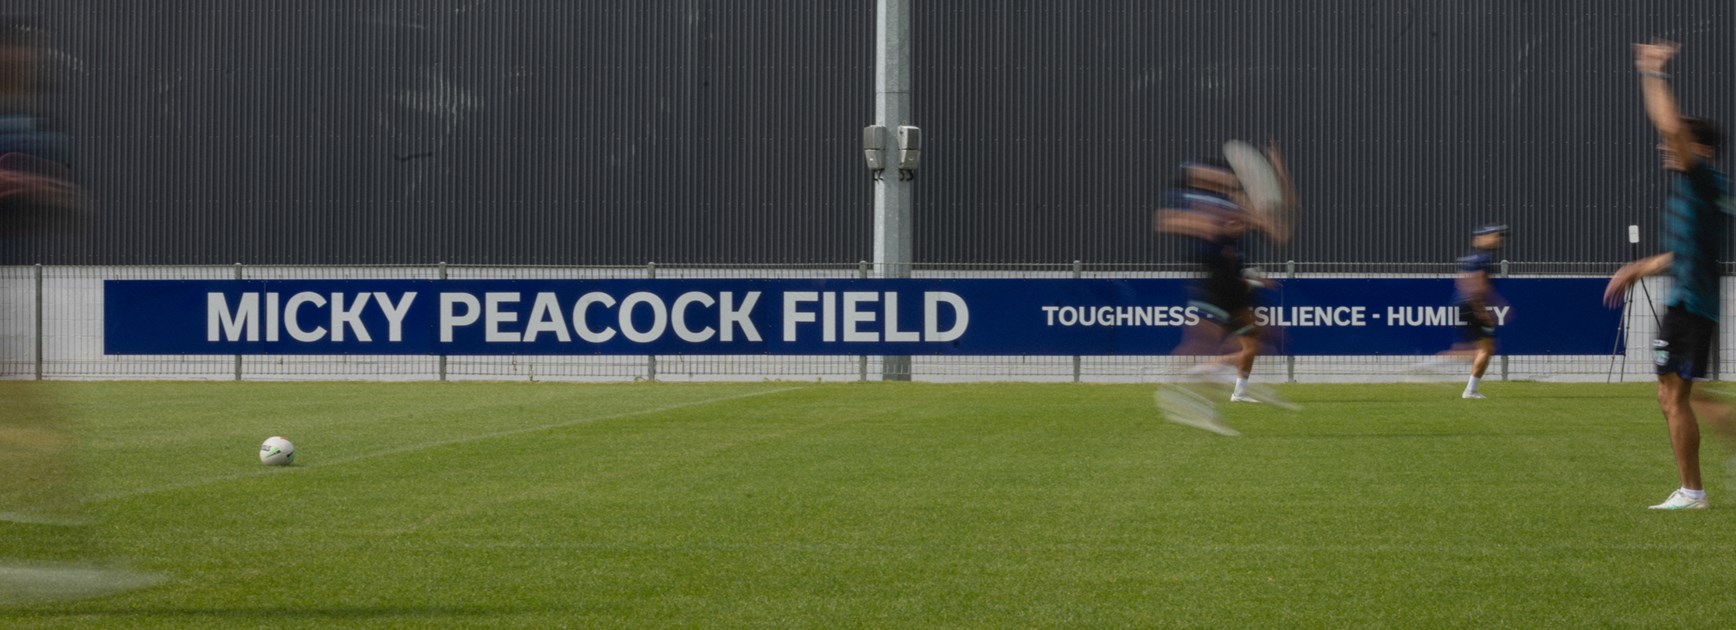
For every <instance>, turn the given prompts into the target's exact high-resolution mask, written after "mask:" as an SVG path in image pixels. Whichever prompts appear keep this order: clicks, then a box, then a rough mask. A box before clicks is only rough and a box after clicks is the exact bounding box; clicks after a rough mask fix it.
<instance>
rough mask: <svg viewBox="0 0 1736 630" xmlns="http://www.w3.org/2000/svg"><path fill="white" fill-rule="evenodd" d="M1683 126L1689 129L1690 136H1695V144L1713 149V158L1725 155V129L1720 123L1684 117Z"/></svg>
mask: <svg viewBox="0 0 1736 630" xmlns="http://www.w3.org/2000/svg"><path fill="white" fill-rule="evenodd" d="M1682 126H1684V127H1687V129H1688V134H1689V135H1691V136H1693V138H1694V143H1695V144H1703V145H1706V146H1709V147H1712V157H1718V156H1719V155H1722V154H1723V153H1724V129H1723V128H1722V127H1719V126H1718V123H1715V122H1712V121H1711V120H1709V119H1706V118H1699V117H1695V116H1683V117H1682Z"/></svg>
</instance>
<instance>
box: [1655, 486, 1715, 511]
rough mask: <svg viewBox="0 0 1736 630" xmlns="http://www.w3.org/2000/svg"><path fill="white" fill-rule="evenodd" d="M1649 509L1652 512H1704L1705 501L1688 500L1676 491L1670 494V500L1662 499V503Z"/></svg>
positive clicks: (1679, 491)
mask: <svg viewBox="0 0 1736 630" xmlns="http://www.w3.org/2000/svg"><path fill="white" fill-rule="evenodd" d="M1651 509H1654V510H1704V509H1706V500H1705V499H1703V498H1701V499H1690V498H1688V495H1687V494H1684V493H1683V492H1682V491H1681V490H1677V491H1675V492H1671V493H1670V498H1668V499H1664V502H1663V503H1659V504H1657V505H1654V506H1652V508H1651Z"/></svg>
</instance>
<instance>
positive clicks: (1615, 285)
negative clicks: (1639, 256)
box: [1603, 265, 1634, 307]
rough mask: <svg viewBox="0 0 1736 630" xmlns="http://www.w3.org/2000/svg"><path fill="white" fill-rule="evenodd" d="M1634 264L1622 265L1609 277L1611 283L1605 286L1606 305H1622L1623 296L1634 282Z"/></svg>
mask: <svg viewBox="0 0 1736 630" xmlns="http://www.w3.org/2000/svg"><path fill="white" fill-rule="evenodd" d="M1632 267H1633V266H1632V265H1629V266H1627V267H1622V268H1621V269H1620V270H1618V271H1616V272H1615V276H1614V277H1611V278H1610V279H1609V285H1607V286H1605V287H1604V288H1603V304H1604V306H1612V307H1613V306H1621V305H1622V297H1623V296H1625V295H1627V290H1628V287H1631V286H1633V284H1634V274H1633V272H1632Z"/></svg>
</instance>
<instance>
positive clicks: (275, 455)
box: [259, 436, 295, 466]
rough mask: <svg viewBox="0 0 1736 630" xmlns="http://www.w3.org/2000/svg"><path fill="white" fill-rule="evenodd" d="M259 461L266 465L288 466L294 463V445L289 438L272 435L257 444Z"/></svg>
mask: <svg viewBox="0 0 1736 630" xmlns="http://www.w3.org/2000/svg"><path fill="white" fill-rule="evenodd" d="M259 463H261V464H265V465H267V466H288V465H290V464H293V463H295V445H294V444H290V443H289V440H285V439H283V438H280V437H277V436H272V437H269V438H266V440H265V443H264V444H260V445H259Z"/></svg>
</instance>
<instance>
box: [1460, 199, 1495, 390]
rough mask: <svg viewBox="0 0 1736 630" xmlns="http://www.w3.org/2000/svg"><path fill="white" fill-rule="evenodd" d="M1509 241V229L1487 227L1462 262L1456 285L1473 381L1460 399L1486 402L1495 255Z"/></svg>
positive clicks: (1476, 235)
mask: <svg viewBox="0 0 1736 630" xmlns="http://www.w3.org/2000/svg"><path fill="white" fill-rule="evenodd" d="M1506 238H1507V226H1505V225H1485V226H1483V227H1480V228H1477V230H1476V231H1475V232H1473V233H1472V235H1471V253H1469V254H1466V255H1465V257H1463V258H1460V259H1459V277H1458V279H1457V280H1456V281H1455V282H1454V287H1455V288H1456V293H1457V295H1458V303H1459V321H1460V322H1461V323H1460V328H1459V334H1460V335H1461V336H1462V337H1463V341H1464V343H1465V346H1466V349H1465V351H1466V352H1468V353H1469V354H1470V355H1471V357H1470V358H1471V378H1470V380H1467V381H1465V391H1464V393H1462V394H1460V397H1461V398H1473V399H1481V398H1484V396H1483V392H1482V391H1481V390H1480V389H1479V385H1481V384H1482V381H1483V372H1484V371H1486V370H1488V369H1489V358H1490V357H1493V356H1495V318H1494V316H1493V315H1491V314H1490V313H1489V309H1488V306H1489V305H1490V304H1491V301H1492V300H1493V299H1494V298H1495V297H1496V296H1495V283H1494V280H1493V278H1494V277H1495V274H1494V271H1495V252H1496V251H1499V250H1500V249H1501V245H1502V243H1503V242H1504V241H1506Z"/></svg>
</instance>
